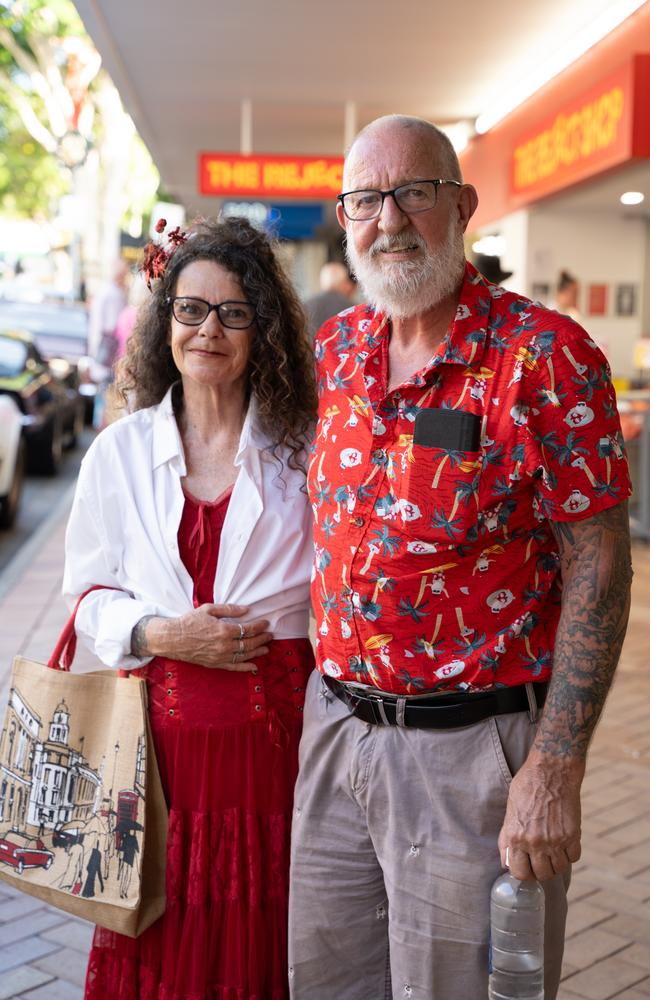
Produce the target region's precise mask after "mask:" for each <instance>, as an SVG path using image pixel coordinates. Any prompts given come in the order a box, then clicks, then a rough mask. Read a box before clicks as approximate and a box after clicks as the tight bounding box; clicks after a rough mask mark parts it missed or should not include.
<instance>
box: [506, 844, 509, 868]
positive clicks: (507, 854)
mask: <svg viewBox="0 0 650 1000" xmlns="http://www.w3.org/2000/svg"><path fill="white" fill-rule="evenodd" d="M509 867H510V848H509V847H506V868H509Z"/></svg>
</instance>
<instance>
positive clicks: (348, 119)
mask: <svg viewBox="0 0 650 1000" xmlns="http://www.w3.org/2000/svg"><path fill="white" fill-rule="evenodd" d="M358 131H359V128H358V123H357V104H356V101H346V102H345V111H344V126H343V152H344V153H346V152H347V151H348V149H349V148H350V146H351V145H352V142H353V140H354V137H355V135H356V134H357V132H358Z"/></svg>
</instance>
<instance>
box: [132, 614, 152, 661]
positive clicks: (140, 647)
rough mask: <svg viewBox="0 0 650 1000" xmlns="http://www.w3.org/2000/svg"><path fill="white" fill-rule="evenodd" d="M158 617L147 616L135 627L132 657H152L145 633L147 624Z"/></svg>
mask: <svg viewBox="0 0 650 1000" xmlns="http://www.w3.org/2000/svg"><path fill="white" fill-rule="evenodd" d="M155 617H156V615H145V616H144V618H141V619H140V621H139V622H137V624H136V625H134V626H133V630H132V632H131V654H132V656H150V655H151V650H150V649H149V647H148V645H147V638H146V635H145V631H146V628H147V624H148V623H149V622H150V621H151V620H152V619H153V618H155Z"/></svg>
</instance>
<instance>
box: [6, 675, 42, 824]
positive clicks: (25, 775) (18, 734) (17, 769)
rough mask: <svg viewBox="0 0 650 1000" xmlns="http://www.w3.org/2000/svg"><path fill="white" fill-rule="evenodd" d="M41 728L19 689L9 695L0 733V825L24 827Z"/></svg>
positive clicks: (38, 720)
mask: <svg viewBox="0 0 650 1000" xmlns="http://www.w3.org/2000/svg"><path fill="white" fill-rule="evenodd" d="M40 728H41V719H40V716H38V715H37V714H36V712H34V711H33V709H31V708H30V706H29V705H28V704H27V702H26V701H25V699H24V698H23V697H22V695H21V694H20V692H19V691H17V690H16V688H12V690H11V692H10V694H9V704H8V708H7V716H6V726H5V728H4V729H3V730H2V733H1V734H0V760H1V761H2V762H3V763H2V765H0V823H2V824H3V826H4V825H5V824H6V825H7V826H8V827H15V828H16V829H20V828H22V827H23V826H24V824H25V815H26V813H27V804H28V802H29V799H30V793H31V787H32V762H33V759H34V749H35V746H36V742H37V740H38V736H39V732H40Z"/></svg>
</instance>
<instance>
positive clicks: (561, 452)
mask: <svg viewBox="0 0 650 1000" xmlns="http://www.w3.org/2000/svg"><path fill="white" fill-rule="evenodd" d="M585 440H586V439H585V438H584V437H578V435H577V434H576V432H575V431H569V433H568V434H567V436H566V440H565V442H564V444H560V443H558V446H557V448H556V450H555V454H556V456H557V460H558V462H559V463H560V465H569V464H570V462H571V459H572V458H573V457H574V456H575V455H583V456H584V455H588V454H589V449H588V448H583V447H582V445H583V443H584V441H585Z"/></svg>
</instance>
